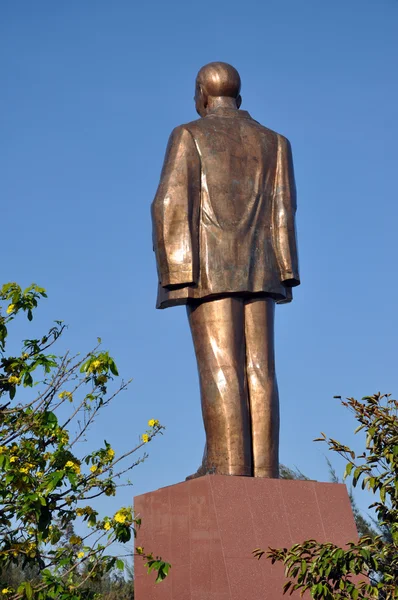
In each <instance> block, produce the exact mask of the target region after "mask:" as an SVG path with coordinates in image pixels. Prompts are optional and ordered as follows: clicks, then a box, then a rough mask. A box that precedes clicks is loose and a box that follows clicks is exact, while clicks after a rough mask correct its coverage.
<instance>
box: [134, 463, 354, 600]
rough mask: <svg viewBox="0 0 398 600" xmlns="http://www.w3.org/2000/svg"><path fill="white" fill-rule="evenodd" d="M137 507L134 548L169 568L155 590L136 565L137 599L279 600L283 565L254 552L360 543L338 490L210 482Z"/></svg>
mask: <svg viewBox="0 0 398 600" xmlns="http://www.w3.org/2000/svg"><path fill="white" fill-rule="evenodd" d="M134 507H135V511H136V512H137V513H138V514H139V515H140V516H141V517H142V527H141V530H140V531H139V532H138V537H137V541H136V544H137V545H139V546H144V548H145V550H147V551H153V552H154V553H155V554H157V555H161V556H162V558H163V559H164V560H167V561H168V562H170V563H171V564H172V569H171V571H170V575H169V577H168V578H167V579H166V580H165V581H164V582H163V583H161V584H157V585H156V584H154V579H155V577H154V576H153V575H149V576H148V575H147V574H146V573H145V570H144V568H143V563H142V561H141V560H139V558H137V559H136V561H135V574H136V579H135V586H136V587H135V593H136V597H137V600H282V598H286V596H285V597H284V596H283V594H282V586H283V583H284V581H285V580H284V577H283V567H282V565H280V564H276V565H271V562H270V561H268V560H266V559H265V558H263V559H261V560H260V561H257V560H256V559H254V558H253V557H252V555H251V553H252V551H253V550H254V549H255V548H258V547H261V548H267V547H268V546H272V547H290V546H292V545H293V544H295V543H299V542H302V541H304V540H306V539H310V538H315V539H317V540H318V541H319V542H326V541H328V542H334V543H336V544H340V545H344V544H345V543H347V542H348V541H352V540H354V539H356V538H357V531H356V527H355V522H354V518H353V514H352V511H351V505H350V501H349V498H348V494H347V489H346V486H345V485H342V484H334V483H318V482H314V481H289V480H277V479H265V478H250V477H228V476H222V475H207V476H205V477H200V478H198V479H193V480H190V481H187V482H184V483H179V484H177V485H173V486H170V487H166V488H162V489H160V490H157V491H154V492H150V493H147V494H143V495H142V496H138V497H136V498H135V501H134ZM292 597H293V598H296V597H297V598H299V594H294V595H293V596H292Z"/></svg>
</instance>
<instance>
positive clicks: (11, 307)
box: [7, 304, 15, 315]
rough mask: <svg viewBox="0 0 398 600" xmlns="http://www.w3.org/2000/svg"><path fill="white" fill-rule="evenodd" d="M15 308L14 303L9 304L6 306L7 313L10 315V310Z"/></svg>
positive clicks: (12, 310)
mask: <svg viewBox="0 0 398 600" xmlns="http://www.w3.org/2000/svg"><path fill="white" fill-rule="evenodd" d="M14 310H15V304H10V306H9V307H8V308H7V315H10V314H11V313H12V312H14Z"/></svg>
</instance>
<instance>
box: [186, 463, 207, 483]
mask: <svg viewBox="0 0 398 600" xmlns="http://www.w3.org/2000/svg"><path fill="white" fill-rule="evenodd" d="M204 475H208V470H207V469H206V467H205V466H204V465H200V467H199V469H198V470H197V471H196V473H193V475H188V477H186V478H185V481H190V480H191V479H197V478H198V477H203V476H204Z"/></svg>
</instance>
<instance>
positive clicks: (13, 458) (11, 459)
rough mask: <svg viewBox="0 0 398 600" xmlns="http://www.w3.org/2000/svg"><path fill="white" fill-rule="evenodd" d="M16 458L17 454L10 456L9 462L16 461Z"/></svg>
mask: <svg viewBox="0 0 398 600" xmlns="http://www.w3.org/2000/svg"><path fill="white" fill-rule="evenodd" d="M17 460H18V457H17V456H11V458H10V463H13V462H17Z"/></svg>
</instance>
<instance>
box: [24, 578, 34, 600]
mask: <svg viewBox="0 0 398 600" xmlns="http://www.w3.org/2000/svg"><path fill="white" fill-rule="evenodd" d="M25 595H26V598H27V600H32V598H33V590H32V586H31V585H30V583H29V581H25Z"/></svg>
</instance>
